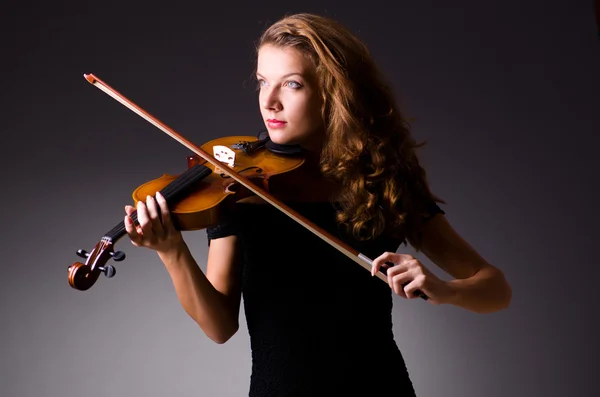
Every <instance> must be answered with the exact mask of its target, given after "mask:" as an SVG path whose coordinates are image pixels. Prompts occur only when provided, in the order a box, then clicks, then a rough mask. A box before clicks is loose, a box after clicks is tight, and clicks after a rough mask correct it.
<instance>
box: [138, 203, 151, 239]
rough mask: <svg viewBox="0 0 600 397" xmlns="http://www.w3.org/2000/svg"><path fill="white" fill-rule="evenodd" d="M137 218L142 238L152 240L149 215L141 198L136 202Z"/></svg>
mask: <svg viewBox="0 0 600 397" xmlns="http://www.w3.org/2000/svg"><path fill="white" fill-rule="evenodd" d="M137 218H138V223H139V225H140V228H141V231H142V234H143V235H144V238H146V239H148V240H152V237H153V233H152V223H151V222H150V215H149V214H148V208H147V207H146V204H144V202H143V201H142V200H140V201H138V203H137Z"/></svg>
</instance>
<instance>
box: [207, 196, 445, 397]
mask: <svg viewBox="0 0 600 397" xmlns="http://www.w3.org/2000/svg"><path fill="white" fill-rule="evenodd" d="M290 207H292V208H293V209H295V210H296V211H298V212H299V213H301V214H302V215H304V216H305V217H306V218H308V219H309V220H311V221H312V222H314V223H315V224H317V225H319V226H320V227H322V228H324V229H325V230H327V231H328V232H330V233H331V234H333V235H335V236H337V237H339V238H340V239H342V240H343V241H345V242H347V243H348V244H350V245H352V246H353V247H354V248H356V249H357V250H359V252H361V253H363V254H365V255H367V256H368V257H369V258H371V259H375V258H376V257H377V256H379V255H381V254H382V253H383V252H385V251H391V252H396V250H397V249H398V248H399V246H400V244H401V241H399V240H394V239H390V238H386V237H381V238H379V239H377V240H374V241H369V242H358V241H356V240H354V239H352V238H349V237H348V235H346V234H345V233H344V232H343V230H342V229H341V228H338V227H337V226H336V224H335V209H334V207H333V205H332V204H330V203H302V204H290ZM236 212H237V213H236V216H235V218H234V219H231V220H229V221H227V222H225V221H224V222H222V223H221V224H219V225H217V226H215V227H212V228H209V229H207V235H208V239H209V240H208V241H209V244H210V240H211V239H216V238H219V237H225V236H228V235H232V234H237V235H239V236H240V237H241V240H242V246H243V271H242V279H243V280H242V294H243V304H244V310H245V315H246V321H247V325H248V331H249V335H250V345H251V350H252V374H251V378H250V390H249V396H250V397H267V396H269V397H284V396H285V397H288V396H290V397H291V396H302V397H309V396H310V397H316V396H328V397H331V396H349V395H351V396H369V397H376V396H385V397H391V396H407V397H408V396H414V395H415V392H414V389H413V386H412V383H411V381H410V378H409V375H408V372H407V369H406V366H405V363H404V360H403V357H402V354H401V353H400V351H399V349H398V346H397V345H396V342H395V341H394V335H393V333H392V291H391V289H390V287H389V286H388V284H387V283H385V282H383V281H382V280H380V279H378V278H377V277H372V276H371V274H370V272H369V271H367V270H365V269H364V268H362V267H361V266H360V265H358V264H357V263H355V262H354V261H352V260H351V259H349V258H347V257H346V256H345V255H343V254H342V253H340V252H338V251H337V250H336V249H335V248H333V247H331V246H329V245H328V244H327V243H326V242H324V241H322V240H321V239H320V238H318V237H317V236H315V235H313V234H312V233H311V232H310V231H308V230H306V229H304V227H302V226H301V225H299V224H297V223H296V222H295V221H293V220H292V219H290V218H289V217H288V216H287V215H285V214H283V213H282V212H281V211H279V210H278V209H276V208H274V207H272V206H271V205H268V204H250V203H245V204H237V211H236ZM429 212H430V216H433V215H434V214H435V213H444V211H442V210H441V209H440V208H439V207H438V206H437V205H436V204H435V203H433V204H432V205H431V206H430V211H429Z"/></svg>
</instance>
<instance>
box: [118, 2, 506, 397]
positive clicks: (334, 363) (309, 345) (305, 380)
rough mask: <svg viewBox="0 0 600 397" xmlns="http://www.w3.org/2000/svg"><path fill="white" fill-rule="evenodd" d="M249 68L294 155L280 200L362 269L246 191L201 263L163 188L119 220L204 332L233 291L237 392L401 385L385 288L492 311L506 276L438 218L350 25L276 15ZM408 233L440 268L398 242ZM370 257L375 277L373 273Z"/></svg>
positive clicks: (224, 313)
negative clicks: (241, 388)
mask: <svg viewBox="0 0 600 397" xmlns="http://www.w3.org/2000/svg"><path fill="white" fill-rule="evenodd" d="M256 77H257V82H258V90H259V105H260V110H261V114H262V117H263V119H264V120H265V125H266V128H267V131H268V134H269V136H270V138H271V141H272V142H273V143H274V144H279V145H296V146H297V147H301V148H302V150H303V151H304V153H305V157H306V159H307V160H306V164H305V165H304V166H303V167H302V168H301V169H302V173H303V174H302V178H301V180H302V181H303V183H293V182H294V180H293V181H292V183H290V184H289V185H288V186H286V189H285V191H286V192H287V194H286V195H285V196H282V197H280V199H282V200H283V201H285V202H286V203H287V204H288V205H289V206H290V207H292V208H294V209H295V210H297V211H298V212H300V213H301V214H303V215H304V216H306V217H307V218H308V219H310V220H312V221H313V222H314V223H316V224H318V225H319V226H321V227H322V228H324V229H326V230H328V231H329V232H330V233H332V234H333V235H335V236H337V237H338V238H340V239H342V240H344V241H345V242H347V243H348V244H350V245H352V246H353V247H355V248H356V249H358V250H359V251H360V252H362V253H364V254H365V255H367V256H369V257H370V258H374V262H373V269H372V274H371V275H369V273H368V272H366V271H365V270H364V269H363V268H362V267H360V266H359V265H357V264H356V263H354V262H353V261H351V260H350V259H348V258H347V257H345V256H344V255H343V254H341V253H339V252H338V251H336V250H335V249H334V248H332V247H331V246H328V244H326V243H325V242H324V241H322V240H320V239H319V238H318V237H316V236H314V235H312V234H311V233H310V232H309V231H307V230H306V229H304V228H303V227H302V226H300V225H299V224H297V223H295V222H294V221H293V220H291V219H290V218H288V217H287V216H286V215H284V214H282V213H281V212H280V211H279V210H277V209H275V208H274V207H272V206H271V205H269V204H266V203H264V202H262V200H261V199H259V198H256V197H254V198H251V199H245V200H241V201H239V202H238V203H236V208H235V211H234V212H232V214H231V216H230V218H229V219H228V220H227V221H223V222H221V223H220V224H218V225H215V226H214V227H211V228H208V229H207V234H208V239H209V253H208V263H207V269H206V274H204V273H203V272H202V271H201V270H200V268H199V267H198V265H197V263H196V261H195V260H194V258H193V257H192V255H191V253H190V250H189V249H188V246H187V245H186V243H185V242H184V240H183V238H182V236H181V233H180V232H179V231H178V230H176V228H175V227H174V226H173V224H172V222H171V218H170V217H169V209H168V207H167V205H166V202H165V200H164V198H163V197H162V196H161V195H160V194H157V195H156V200H153V199H152V198H151V197H149V198H148V199H147V200H146V202H145V203H144V202H142V201H140V202H139V203H138V206H137V208H136V209H137V213H138V220H139V226H138V227H136V226H134V224H133V222H132V220H131V218H130V217H129V215H130V214H132V213H133V211H134V210H136V209H134V208H133V207H131V206H126V208H125V210H126V216H125V225H126V230H127V233H128V234H129V236H130V238H131V241H132V243H133V244H134V245H136V246H143V247H148V248H151V249H154V250H156V251H157V253H158V255H159V257H160V259H161V260H162V261H163V263H164V265H165V266H166V268H167V269H168V271H169V274H170V276H171V277H172V280H173V283H174V286H175V290H176V292H177V294H178V297H179V300H180V302H181V304H182V306H183V307H184V309H185V310H186V311H187V313H188V314H189V315H190V316H191V317H192V318H193V319H194V320H195V321H196V322H197V323H198V324H199V326H200V327H201V328H202V330H203V331H204V332H205V334H206V335H207V336H208V337H209V338H211V339H212V340H213V341H215V342H216V343H225V342H226V341H227V340H228V339H229V338H231V336H232V335H234V334H235V332H236V331H237V330H238V317H239V309H240V303H241V297H242V294H243V297H244V309H245V315H246V319H247V324H248V330H249V333H250V341H251V348H252V376H251V382H250V396H318V395H327V396H331V395H348V394H350V395H361V394H365V395H369V396H384V395H385V396H391V395H397V396H413V395H415V394H414V390H413V386H412V384H411V381H410V378H409V375H408V372H407V369H406V366H405V363H404V360H403V358H402V354H401V353H400V351H399V349H398V347H397V345H396V343H395V341H394V336H393V333H392V318H391V310H392V293H393V294H396V295H398V296H400V297H402V298H406V299H413V298H416V294H415V292H416V291H417V290H420V291H422V292H423V293H425V294H426V295H427V296H428V297H429V299H428V300H427V302H429V303H432V304H452V305H455V306H459V307H462V308H464V309H466V310H470V311H474V312H478V313H489V312H494V311H498V310H501V309H504V308H507V307H508V305H509V302H510V298H511V290H510V287H509V286H508V284H507V282H506V281H505V279H504V276H503V274H502V272H501V271H500V270H498V269H497V268H495V267H493V266H492V265H490V264H489V263H487V262H486V261H485V260H484V259H483V258H482V257H481V256H480V255H479V254H478V253H477V252H476V251H475V250H474V249H473V248H472V247H470V246H469V245H468V243H467V242H465V241H464V240H463V239H462V238H461V237H460V236H459V235H458V234H457V233H456V232H455V231H454V230H453V228H452V226H451V225H450V224H449V223H448V221H447V219H446V217H445V216H444V211H443V210H442V209H441V208H440V207H439V206H438V204H437V203H443V201H441V200H440V199H438V198H436V197H435V196H434V195H433V194H432V193H431V192H430V190H429V188H428V185H427V181H426V176H425V171H424V170H423V168H422V167H421V166H420V165H419V162H418V160H417V157H416V155H415V148H416V147H417V145H416V144H415V142H414V141H413V139H412V137H411V135H410V132H409V129H408V127H407V124H406V123H405V120H404V119H403V117H402V115H401V114H400V112H399V110H398V108H397V105H396V103H395V101H394V98H393V95H392V92H391V90H390V88H389V87H388V86H387V85H386V84H385V82H384V80H383V79H382V77H381V76H380V74H379V72H378V70H377V68H376V65H375V64H374V62H373V60H372V59H371V57H370V56H369V53H368V51H367V49H366V48H365V46H364V45H363V44H362V43H361V41H359V39H357V38H356V37H355V36H354V35H352V34H351V33H350V32H349V31H348V30H346V29H345V28H344V27H343V26H341V25H340V24H338V23H336V22H335V21H332V20H329V19H326V18H323V17H320V16H316V15H311V14H297V15H292V16H288V17H285V18H283V19H281V20H280V21H278V22H276V23H275V24H273V25H272V26H270V27H269V28H268V29H267V30H266V31H265V32H264V34H263V35H262V37H261V38H260V40H259V42H258V45H257V70H256ZM297 180H299V179H297ZM159 213H160V214H161V216H160V217H159ZM160 219H162V222H161V220H160ZM407 243H410V244H411V245H412V246H414V247H415V248H416V249H417V250H419V251H421V252H423V253H424V254H425V255H426V256H427V257H429V258H430V259H431V260H432V262H433V263H435V264H436V265H438V266H440V267H441V268H442V269H443V270H445V271H446V272H447V273H448V274H450V275H451V276H452V277H453V279H452V280H450V281H442V280H440V279H439V278H437V277H436V276H435V275H434V274H433V273H431V272H430V271H429V270H428V269H427V268H426V267H425V266H424V265H423V264H422V263H421V262H420V261H418V260H417V259H415V258H414V257H412V256H410V255H404V254H401V253H396V251H397V249H398V248H399V247H400V245H401V244H407ZM383 269H385V270H386V274H387V280H388V283H387V284H386V283H385V282H382V281H381V280H380V279H378V278H376V277H372V275H374V274H375V272H377V271H378V270H383Z"/></svg>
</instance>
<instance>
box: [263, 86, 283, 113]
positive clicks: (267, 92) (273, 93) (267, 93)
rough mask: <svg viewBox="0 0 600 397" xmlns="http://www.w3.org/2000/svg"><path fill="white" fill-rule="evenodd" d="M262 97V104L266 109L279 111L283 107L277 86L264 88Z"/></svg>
mask: <svg viewBox="0 0 600 397" xmlns="http://www.w3.org/2000/svg"><path fill="white" fill-rule="evenodd" d="M261 97H262V98H261V102H262V103H261V106H262V107H263V108H264V109H266V110H271V111H275V112H277V111H279V110H281V109H282V108H283V106H282V104H281V100H280V98H279V90H278V89H277V88H272V89H271V88H263V91H262V92H261Z"/></svg>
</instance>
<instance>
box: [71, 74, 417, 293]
mask: <svg viewBox="0 0 600 397" xmlns="http://www.w3.org/2000/svg"><path fill="white" fill-rule="evenodd" d="M83 76H84V77H85V79H86V80H87V81H88V82H89V83H90V84H92V85H94V86H95V87H96V88H98V89H100V90H102V91H104V92H105V93H106V94H107V95H109V96H110V97H112V98H113V99H115V100H117V101H118V102H120V103H121V104H122V105H124V106H125V107H127V108H128V109H129V110H131V111H132V112H134V113H136V114H137V115H139V116H140V117H142V118H143V119H145V120H146V121H148V122H149V123H150V124H152V125H153V126H155V127H156V128H158V129H159V130H161V131H163V132H164V133H166V134H167V135H169V136H170V137H171V138H173V139H175V140H176V141H178V142H179V143H181V144H182V145H183V146H185V147H186V148H188V149H189V150H191V151H192V152H194V153H196V154H197V155H198V156H200V157H202V158H203V159H204V160H206V161H207V162H209V163H211V164H212V165H213V166H215V167H218V168H219V170H221V172H222V173H224V174H226V175H227V176H229V177H231V178H233V179H234V180H236V181H237V182H239V183H241V184H242V185H243V186H245V187H246V188H248V189H249V190H250V191H252V192H253V193H254V194H256V195H257V196H259V197H261V198H262V199H263V200H265V201H266V202H268V203H269V204H271V205H272V206H274V207H275V208H277V209H278V210H280V211H281V212H283V213H284V214H286V215H287V216H289V217H290V218H292V219H293V220H294V221H296V222H297V223H299V224H300V225H302V226H303V227H305V228H306V229H308V230H309V231H311V232H312V233H313V234H315V235H316V236H318V237H319V238H321V239H322V240H324V241H325V242H327V243H328V244H329V245H331V246H333V247H334V248H335V249H337V250H338V251H339V252H341V253H342V254H344V255H346V256H347V257H348V258H350V259H352V260H353V261H354V262H356V263H357V264H359V265H360V266H362V267H363V268H364V269H366V270H368V271H369V272H370V271H371V269H372V267H373V260H372V259H370V258H369V257H367V256H366V255H364V254H362V253H360V252H359V251H358V250H356V249H354V248H352V247H351V246H349V245H348V244H346V243H344V242H343V241H341V240H340V239H338V238H336V237H335V236H332V235H331V234H330V233H328V232H327V231H325V230H324V229H322V228H321V227H319V226H317V225H315V224H313V223H312V222H310V221H309V220H308V219H306V218H305V217H304V216H302V215H301V214H299V213H298V212H296V211H295V210H293V209H292V208H290V207H289V206H287V205H286V204H284V203H282V202H280V201H279V200H277V199H276V198H275V197H273V196H272V195H271V194H270V193H268V192H266V191H265V190H263V189H262V188H259V187H257V186H256V185H255V184H253V183H252V182H250V181H249V180H248V179H247V178H246V177H244V176H242V175H240V174H239V173H237V172H236V171H234V170H232V169H230V168H229V167H224V166H223V164H222V163H221V162H220V161H219V160H217V159H216V158H214V157H213V156H212V155H211V154H209V153H207V152H205V151H204V150H202V149H201V148H199V147H198V146H196V145H194V144H193V143H192V142H190V141H189V140H187V139H186V138H184V137H183V136H182V135H181V134H179V133H177V132H175V131H174V130H173V129H171V128H170V127H168V126H167V125H165V124H164V123H162V122H161V121H159V120H158V119H156V118H155V117H153V116H152V115H150V114H149V113H148V112H146V111H145V110H144V109H142V108H141V107H139V106H138V105H136V104H135V103H133V102H132V101H131V100H129V99H127V98H125V96H123V95H122V94H120V93H119V92H118V91H116V90H115V89H114V88H112V87H111V86H109V85H108V84H106V83H105V82H104V81H102V80H101V79H99V78H98V77H97V76H95V75H93V74H84V75H83ZM382 269H383V268H382ZM375 275H376V276H377V278H379V279H380V280H382V281H384V282H386V283H387V276H386V275H385V274H384V273H383V272H382V271H381V270H380V271H378V272H377V273H375ZM415 294H416V295H417V296H419V297H420V298H422V299H424V300H427V299H428V297H427V295H425V294H424V293H423V292H421V291H416V292H415Z"/></svg>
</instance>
